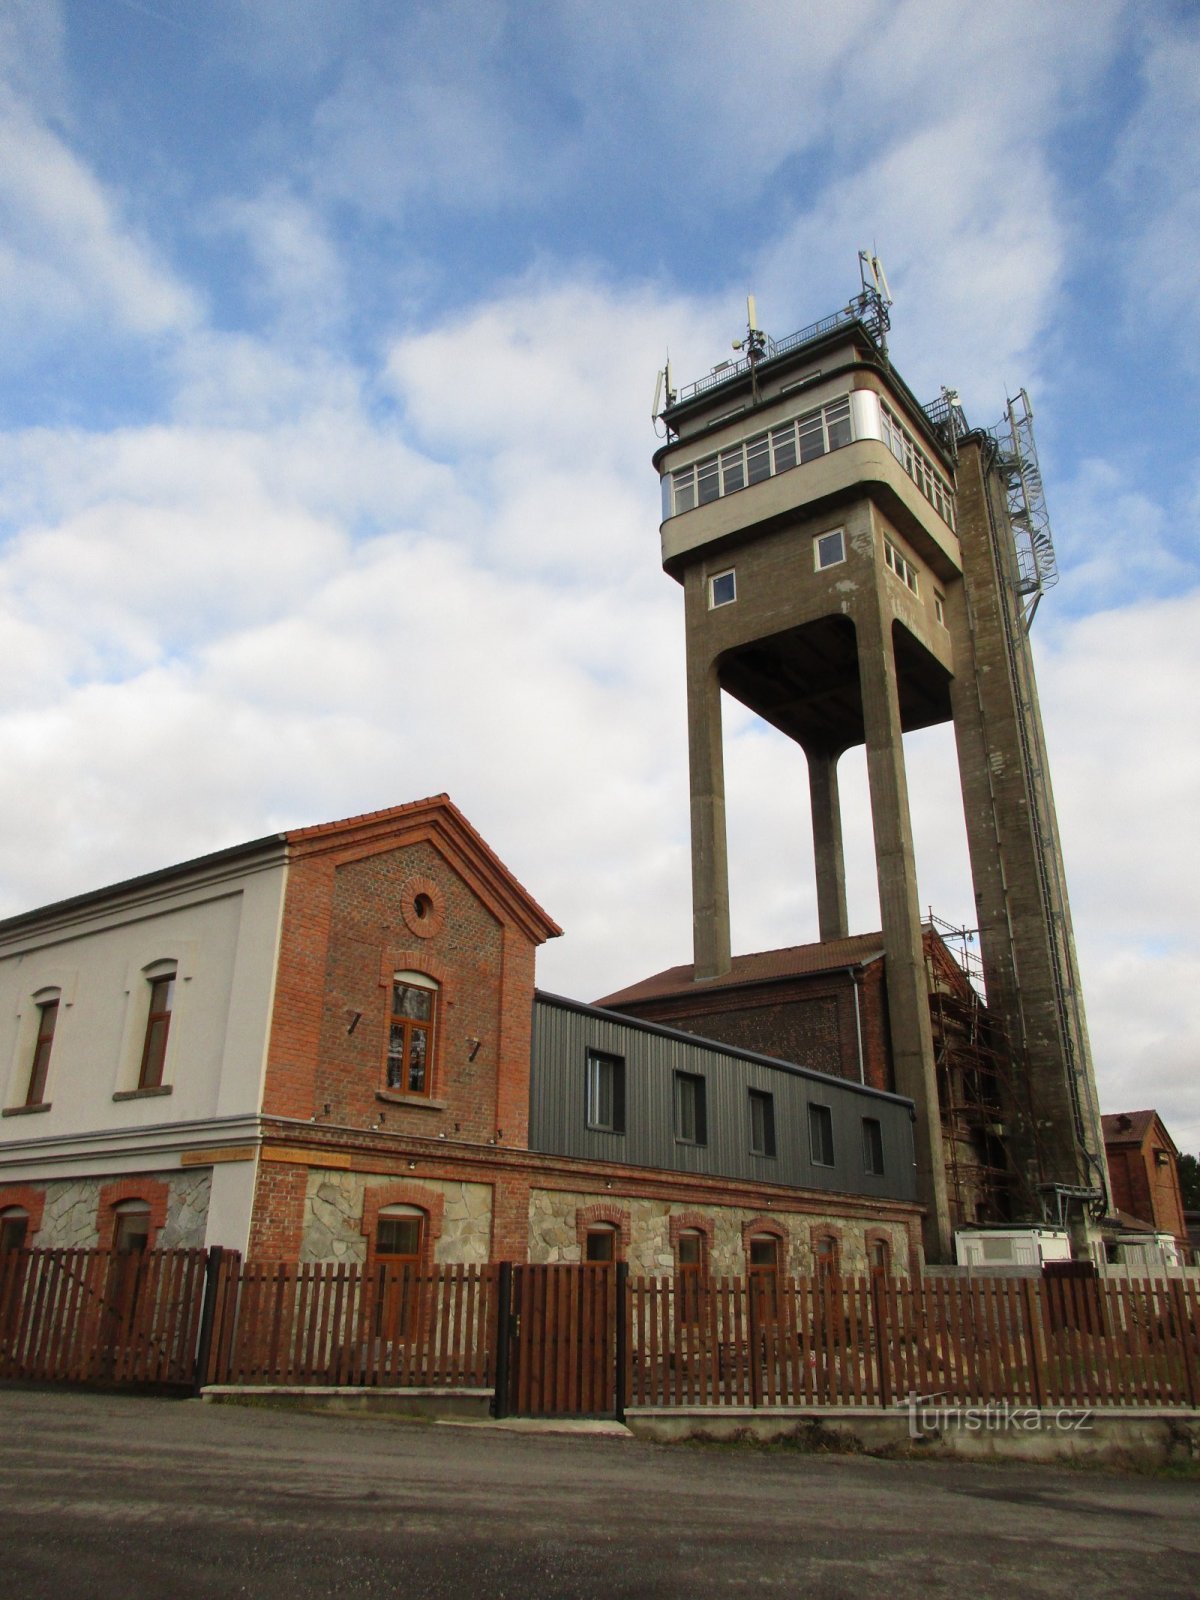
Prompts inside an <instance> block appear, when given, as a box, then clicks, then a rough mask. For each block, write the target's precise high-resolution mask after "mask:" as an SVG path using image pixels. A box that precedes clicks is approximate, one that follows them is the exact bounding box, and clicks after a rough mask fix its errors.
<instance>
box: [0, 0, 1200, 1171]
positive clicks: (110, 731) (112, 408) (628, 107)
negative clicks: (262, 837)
mask: <svg viewBox="0 0 1200 1600" xmlns="http://www.w3.org/2000/svg"><path fill="white" fill-rule="evenodd" d="M1198 151H1200V11H1198V9H1197V7H1196V6H1195V5H1192V4H1186V5H1185V4H1170V3H1166V0H1160V3H1159V4H1156V5H1155V6H1153V7H1147V6H1138V5H1133V4H1122V3H1117V0H1086V3H1080V4H1075V3H1071V0H1058V3H1056V4H1053V5H1045V4H1029V3H1022V0H1017V3H1015V4H1012V5H1009V6H1007V7H1004V8H996V7H984V6H979V5H973V4H967V3H964V0H958V3H951V0H899V3H897V0H886V3H884V0H843V3H841V4H839V5H837V6H833V7H830V6H816V5H807V4H801V3H796V0H792V3H790V4H777V3H773V0H742V3H739V4H734V3H731V0H721V3H712V0H690V3H688V4H686V5H681V4H678V3H664V4H660V5H658V6H656V7H653V8H642V7H638V8H635V7H634V6H632V5H628V4H624V3H614V4H609V5H606V6H603V7H599V6H595V5H586V4H583V3H576V0H543V3H539V4H531V3H524V4H515V3H512V4H509V3H505V0H488V3H486V4H484V3H479V0H468V3H460V4H454V3H441V4H436V5H434V4H415V3H414V4H405V3H400V0H392V3H387V4H384V3H375V0H336V3H335V0H257V3H253V4H251V3H249V0H189V3H184V0H66V3H63V4H56V3H55V0H8V4H7V5H5V6H4V7H3V8H2V9H0V303H3V304H4V306H5V309H6V313H7V314H6V316H5V318H4V319H3V320H2V321H0V356H2V358H3V359H2V360H0V750H2V751H3V759H2V760H0V912H13V911H17V910H20V909H23V908H25V907H27V906H30V905H35V904H38V903H41V902H44V901H46V900H49V899H52V898H55V897H57V896H60V895H64V894H69V893H72V892H75V891H78V890H81V889H84V888H89V887H93V886H95V885H96V884H98V883H102V882H106V881H111V880H113V879H116V878H120V877H123V876H127V875H129V874H131V873H134V872H138V871H142V870H149V869H151V868H154V867H157V866H161V865H164V864H166V863H168V862H170V861H174V860H180V859H183V858H184V857H186V856H189V855H192V854H195V853H197V852H200V851H203V850H207V849H213V848H218V847H220V846H222V845H225V844H229V843H233V842H236V841H237V840H239V839H243V838H250V837H253V836H256V835H257V834H260V833H263V832H265V831H268V830H270V829H274V828H278V827H287V826H295V825H302V824H305V823H310V822H316V821H323V820H328V819H330V818H333V817H337V816H343V815H347V814H351V813H356V812H359V811H363V810H367V809H371V808H374V807H377V806H384V805H388V804H392V803H396V802H399V801H403V800H408V799H412V798H415V797H417V796H419V795H423V794H428V793H434V792H437V791H439V790H442V789H445V790H448V791H449V792H450V793H451V794H452V795H453V797H454V798H455V800H456V801H457V802H458V803H459V804H460V805H461V806H462V808H463V810H464V811H465V812H466V813H467V815H468V816H469V817H471V819H472V821H474V822H475V824H476V825H477V826H478V827H479V829H480V830H481V832H482V833H483V834H484V835H485V837H486V838H487V839H488V840H489V842H491V843H492V844H493V846H494V847H495V848H496V849H497V850H498V851H499V853H500V854H501V855H502V856H503V857H504V859H505V860H506V861H508V862H509V864H510V865H511V866H512V867H513V869H514V870H515V871H516V872H517V873H518V875H519V876H520V877H521V878H522V879H523V881H525V882H526V883H527V884H528V886H529V887H530V889H531V890H532V891H533V893H534V894H535V895H537V897H538V898H539V899H540V900H541V901H542V902H543V904H545V905H546V907H547V909H548V910H550V911H551V913H552V914H553V915H554V916H555V917H556V918H557V919H558V920H559V921H560V922H561V923H562V924H563V926H564V928H565V929H566V936H565V937H564V938H563V939H562V940H559V941H556V942H555V943H554V944H552V945H551V946H550V947H548V948H547V950H545V951H544V952H543V955H542V959H541V963H540V968H539V974H540V979H541V981H542V983H543V984H544V985H545V986H546V987H549V988H554V989H559V990H562V991H564V992H568V993H572V994H576V995H579V996H581V997H583V998H590V997H592V996H594V995H597V994H601V993H604V992H606V991H607V990H609V989H612V988H615V987H617V986H618V985H620V984H623V983H625V982H628V981H632V980H633V979H634V978H637V977H639V976H642V975H644V974H646V973H648V972H651V971H654V970H657V969H658V968H660V967H663V966H667V965H670V964H673V963H675V962H677V961H681V960H686V959H688V957H689V955H690V904H689V887H688V849H687V794H686V750H685V742H684V722H683V674H682V668H683V660H682V628H681V608H680V596H679V591H678V590H677V588H676V587H675V585H674V584H673V583H672V582H671V581H670V580H669V579H667V578H666V577H664V576H663V574H662V572H661V570H660V567H659V561H658V540H657V523H658V515H659V512H658V488H657V482H656V479H655V475H654V473H653V471H652V469H651V467H650V463H649V458H650V454H651V452H652V450H653V448H654V445H655V442H656V441H655V438H654V434H653V431H652V429H651V426H650V419H649V411H650V401H651V398H652V395H653V387H654V375H655V371H656V369H657V368H658V367H659V366H660V365H661V364H662V361H663V357H664V355H665V353H666V352H667V350H668V348H669V350H670V353H671V356H672V359H673V363H674V367H675V371H676V373H677V375H678V376H679V377H680V378H681V379H684V380H686V379H687V378H690V377H695V376H699V375H700V374H702V373H704V372H706V371H707V370H708V368H709V367H710V366H711V365H713V364H714V363H715V362H717V361H719V360H721V359H723V358H724V355H725V354H726V353H727V351H728V348H729V342H730V340H731V339H732V338H733V337H735V336H736V335H737V334H738V332H739V331H740V328H741V324H742V322H743V319H744V296H745V294H746V292H747V291H749V290H753V291H754V292H755V293H756V295H757V301H758V307H759V312H760V321H761V322H762V323H763V324H764V325H765V326H766V327H767V329H768V330H769V331H770V332H772V333H774V334H775V335H777V336H781V335H783V334H786V333H788V332H791V331H793V330H794V329H796V328H799V327H801V326H803V325H804V324H806V323H807V322H809V321H811V320H813V319H815V318H816V317H819V316H821V315H823V314H825V313H827V312H829V311H832V310H834V309H836V308H837V307H838V306H840V305H842V304H844V303H845V302H846V300H847V299H848V298H849V296H850V294H851V293H852V292H853V291H854V289H855V288H856V286H857V269H856V252H857V250H858V249H859V248H860V247H862V246H871V245H874V246H876V247H877V248H878V250H879V253H880V255H881V256H882V258H883V260H884V262H885V264H886V267H887V270H888V275H889V278H890V281H891V285H892V289H893V292H894V295H895V300H896V304H895V308H894V313H893V319H894V320H893V336H892V353H893V356H894V359H895V361H896V364H897V366H898V367H899V369H900V370H901V372H902V373H903V374H904V375H905V377H906V378H907V379H908V381H909V382H910V384H911V385H912V387H913V388H914V389H915V390H916V391H917V393H918V394H919V395H922V396H925V397H932V396H934V395H935V394H936V393H937V391H938V389H939V388H940V386H941V385H942V384H943V383H946V384H950V385H953V386H955V387H957V388H958V389H959V390H960V391H961V393H962V396H963V400H964V403H965V406H966V409H967V412H968V415H969V416H970V418H971V420H972V421H973V422H976V423H990V422H992V421H995V420H996V419H997V418H998V417H999V416H1000V414H1001V412H1002V410H1003V407H1004V401H1005V398H1006V395H1008V394H1013V393H1015V391H1016V390H1017V389H1018V388H1019V387H1021V386H1024V387H1025V388H1026V389H1027V390H1028V391H1029V394H1030V396H1031V399H1032V402H1033V406H1034V411H1035V417H1036V427H1037V435H1038V444H1039V449H1040V453H1041V460H1042V466H1043V470H1044V475H1045V480H1046V487H1047V496H1048V500H1049V506H1050V513H1051V519H1052V525H1053V530H1054V535H1055V540H1056V545H1057V550H1058V556H1059V563H1060V567H1061V571H1062V579H1061V582H1060V583H1059V585H1058V586H1057V587H1056V588H1055V589H1054V590H1053V591H1052V592H1051V593H1050V594H1049V596H1048V597H1047V599H1046V600H1045V602H1044V603H1043V605H1042V608H1041V610H1040V611H1039V614H1038V618H1037V622H1036V625H1035V630H1034V638H1035V645H1036V652H1037V656H1038V662H1039V674H1040V687H1041V694H1042V701H1043V710H1044V714H1045V718H1046V723H1047V730H1048V738H1049V743H1050V749H1051V754H1052V757H1053V763H1054V782H1055V788H1056V793H1057V796H1058V802H1059V810H1060V820H1061V824H1062V831H1063V835H1064V842H1065V849H1066V856H1067V866H1068V873H1069V878H1070V883H1071V890H1072V899H1073V908H1074V915H1075V923H1076V932H1077V938H1078V942H1079V947H1080V956H1081V964H1082V969H1083V977H1084V984H1085V995H1086V1000H1087V1006H1088V1014H1089V1021H1090V1025H1091V1032H1092V1039H1093V1047H1094V1050H1095V1055H1096V1061H1097V1068H1098V1073H1099V1077H1100V1084H1101V1095H1102V1100H1103V1102H1104V1106H1105V1109H1107V1110H1123V1109H1134V1108H1140V1107H1141V1106H1144V1105H1156V1106H1157V1107H1158V1108H1159V1109H1160V1110H1161V1111H1162V1113H1163V1115H1164V1117H1165V1118H1166V1120H1167V1122H1168V1125H1169V1126H1170V1127H1171V1128H1172V1130H1173V1132H1174V1133H1175V1135H1176V1138H1177V1140H1178V1141H1179V1142H1180V1144H1181V1146H1182V1147H1184V1148H1190V1149H1193V1150H1195V1149H1197V1148H1198V1147H1200V1090H1198V1088H1197V1079H1198V1072H1197V1068H1198V1066H1200V999H1198V996H1200V938H1198V937H1197V931H1196V928H1197V919H1196V906H1197V905H1198V904H1200V851H1197V848H1196V844H1195V828H1196V816H1197V809H1198V808H1197V801H1198V798H1200V756H1198V754H1197V726H1198V723H1200V718H1198V717H1197V713H1196V709H1195V700H1196V694H1195V688H1194V685H1195V684H1196V682H1197V680H1198V675H1200V579H1198V573H1197V553H1198V541H1197V537H1196V533H1197V521H1198V516H1200V468H1198V466H1197V460H1198V454H1197V449H1196V442H1197V441H1196V432H1197V428H1196V420H1195V419H1196V406H1195V402H1194V398H1193V391H1194V389H1195V386H1196V382H1197V376H1198V374H1197V367H1198V366H1200V357H1198V356H1197V351H1200V284H1198V283H1197V278H1198V276H1200V269H1198V267H1197V262H1198V261H1200V250H1198V249H1197V244H1198V235H1200V226H1198V224H1200V191H1198V189H1197V185H1196V183H1195V179H1194V172H1195V167H1196V160H1197V154H1198ZM726 741H727V766H728V770H729V789H730V796H729V798H730V817H731V853H732V863H733V874H734V886H733V916H734V936H735V943H736V946H737V948H739V949H741V950H751V949H760V948H767V947H770V946H774V945H779V944H787V943H794V942H800V941H802V940H805V939H808V938H811V937H814V936H815V931H816V919H815V903H814V894H813V889H812V883H811V861H810V857H809V850H808V846H807V842H806V841H807V831H808V828H807V813H806V806H807V800H806V794H805V780H804V772H803V761H802V757H801V756H800V755H799V752H797V751H795V750H793V749H791V748H790V747H788V746H787V745H786V743H785V742H784V741H782V740H781V739H779V738H778V737H777V736H775V735H774V734H772V733H771V732H770V731H769V730H765V729H763V728H762V727H761V726H758V725H756V724H754V723H753V722H752V721H751V719H749V718H748V717H747V716H745V715H744V714H743V713H741V712H740V710H739V709H738V708H736V707H733V708H730V713H729V716H728V721H727V730H726ZM910 783H911V787H912V791H913V805H914V822H915V827H916V831H917V841H918V862H919V870H920V874H921V892H922V899H923V901H924V902H925V903H926V904H929V905H932V906H933V908H934V909H935V910H936V911H937V912H938V913H939V914H940V915H942V916H944V917H946V918H947V919H949V920H951V921H956V922H962V921H967V920H968V919H969V918H970V915H971V911H970V907H971V895H970V886H969V881H968V878H967V872H966V862H965V847H964V845H963V840H962V833H963V830H962V822H961V805H960V802H959V800H958V795H957V788H956V782H955V774H954V762H953V746H952V740H951V738H950V735H949V732H948V730H945V729H942V730H933V731H931V732H929V733H926V734H922V735H920V736H917V737H916V738H914V739H913V740H911V750H910ZM844 785H845V792H846V821H847V833H848V839H849V846H850V869H849V871H850V895H851V913H852V920H853V922H854V925H855V926H856V928H858V929H863V930H865V929H868V928H870V927H872V926H876V925H877V917H878V907H877V902H876V899H875V893H874V886H873V869H872V866H871V860H870V856H869V852H868V850H867V848H866V841H867V817H868V810H867V800H866V794H865V783H864V781H863V775H862V764H861V760H860V759H859V758H858V757H856V756H855V755H854V754H851V755H850V756H848V757H847V758H846V762H845V774H844Z"/></svg>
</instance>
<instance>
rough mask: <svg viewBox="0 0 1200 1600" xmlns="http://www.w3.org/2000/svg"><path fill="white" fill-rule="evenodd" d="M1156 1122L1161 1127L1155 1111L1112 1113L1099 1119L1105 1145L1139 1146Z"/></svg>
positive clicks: (1168, 1135)
mask: <svg viewBox="0 0 1200 1600" xmlns="http://www.w3.org/2000/svg"><path fill="white" fill-rule="evenodd" d="M1156 1122H1158V1123H1159V1125H1160V1126H1161V1119H1160V1118H1159V1115H1158V1112H1157V1111H1113V1112H1109V1113H1108V1114H1107V1115H1106V1116H1103V1117H1101V1118H1100V1125H1101V1127H1102V1128H1103V1130H1104V1142H1105V1144H1141V1143H1142V1141H1143V1139H1145V1137H1146V1135H1147V1134H1148V1133H1149V1132H1150V1130H1151V1128H1153V1126H1154V1124H1155V1123H1156ZM1163 1132H1164V1133H1166V1132H1167V1130H1166V1129H1165V1128H1163ZM1167 1137H1168V1139H1169V1138H1170V1137H1171V1136H1170V1134H1167ZM1172 1142H1174V1141H1172Z"/></svg>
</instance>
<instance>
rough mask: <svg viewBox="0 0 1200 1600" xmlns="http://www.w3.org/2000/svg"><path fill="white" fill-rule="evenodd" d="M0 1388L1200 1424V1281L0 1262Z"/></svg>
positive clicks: (80, 1253) (48, 1255) (180, 1254)
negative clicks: (341, 1393)
mask: <svg viewBox="0 0 1200 1600" xmlns="http://www.w3.org/2000/svg"><path fill="white" fill-rule="evenodd" d="M0 1379H10V1380H11V1379H25V1380H34V1381H42V1382H48V1381H57V1382H82V1383H118V1384H139V1385H154V1386H175V1387H179V1388H192V1387H193V1386H197V1387H198V1386H199V1385H201V1384H204V1383H220V1384H245V1385H263V1384H277V1385H337V1386H343V1385H345V1386H350V1385H355V1386H377V1387H384V1386H387V1387H394V1388H400V1387H408V1388H412V1387H429V1388H439V1389H463V1388H471V1389H491V1388H494V1389H495V1390H496V1392H497V1409H498V1411H500V1412H501V1413H502V1412H503V1411H504V1410H505V1409H508V1410H512V1411H517V1412H526V1413H535V1414H543V1415H545V1414H556V1413H557V1414H571V1413H575V1414H580V1413H585V1414H586V1413H591V1414H601V1413H611V1412H612V1411H614V1410H616V1411H617V1412H618V1413H619V1412H620V1411H621V1410H622V1409H623V1408H624V1407H631V1406H823V1405H842V1406H846V1405H849V1406H867V1407H878V1406H895V1405H903V1404H905V1403H906V1402H908V1401H909V1400H911V1399H913V1398H916V1397H920V1398H926V1399H933V1398H937V1399H938V1400H939V1401H943V1402H945V1403H949V1404H958V1405H969V1406H978V1405H987V1404H997V1403H1002V1402H1008V1403H1009V1404H1011V1405H1018V1406H1047V1407H1096V1406H1130V1407H1146V1406H1160V1407H1161V1406H1166V1407H1170V1406H1174V1407H1185V1406H1186V1407H1200V1283H1198V1282H1196V1281H1195V1280H1183V1279H1178V1278H1172V1279H1167V1278H1155V1279H1141V1280H1136V1281H1134V1280H1127V1279H1120V1280H1118V1279H1092V1280H1079V1279H1066V1280H1049V1279H1043V1280H1040V1281H1039V1280H1037V1279H1013V1278H989V1279H986V1280H968V1279H959V1278H927V1279H916V1280H911V1281H889V1280H885V1279H882V1278H834V1277H819V1278H816V1279H776V1278H773V1277H771V1276H759V1277H755V1278H753V1279H751V1280H750V1281H747V1280H745V1279H740V1278H720V1279H713V1280H709V1281H701V1282H696V1280H695V1279H688V1280H683V1281H680V1280H675V1279H672V1278H643V1277H633V1276H630V1275H629V1273H628V1271H627V1269H626V1268H625V1267H624V1266H617V1267H615V1268H613V1267H605V1266H597V1265H586V1266H555V1267H543V1266H514V1267H511V1268H510V1267H508V1266H437V1267H434V1268H432V1269H429V1270H420V1271H418V1270H415V1269H411V1268H405V1269H394V1268H375V1269H371V1270H368V1269H367V1268H365V1267H362V1266H357V1265H333V1264H320V1265H317V1264H311V1265H295V1264H291V1265H280V1264H275V1263H269V1264H264V1263H261V1262H243V1261H242V1260H241V1258H240V1257H239V1256H238V1255H237V1254H236V1253H234V1252H228V1251H220V1250H211V1251H207V1252H206V1251H203V1250H164V1251H153V1252H148V1253H146V1254H143V1255H117V1254H116V1253H115V1252H113V1251H111V1250H18V1251H9V1252H6V1253H5V1254H4V1255H2V1256H0Z"/></svg>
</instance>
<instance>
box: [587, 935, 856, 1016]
mask: <svg viewBox="0 0 1200 1600" xmlns="http://www.w3.org/2000/svg"><path fill="white" fill-rule="evenodd" d="M882 955H883V935H882V934H881V933H858V934H855V935H854V936H853V937H852V938H849V939H830V940H828V941H827V942H826V943H824V944H821V943H816V944H794V945H789V946H788V947H787V948H786V949H784V950H760V951H758V952H757V953H756V954H754V955H748V956H734V958H733V962H732V964H731V966H730V969H729V971H728V972H726V973H723V974H722V976H721V977H719V978H701V979H700V980H699V981H697V980H696V978H695V977H694V973H695V967H694V966H693V965H692V964H691V963H689V964H688V965H687V966H682V967H668V968H667V969H666V971H665V972H656V973H655V974H654V976H653V977H651V978H643V979H642V980H641V982H640V983H634V984H630V986H629V987H628V988H627V989H617V990H616V991H615V992H614V993H613V994H609V995H605V997H604V998H603V999H602V1000H597V1001H595V1004H596V1005H598V1006H607V1007H609V1008H610V1009H611V1010H614V1011H619V1010H620V1009H621V1007H622V1005H629V1004H631V1003H633V1002H636V1001H639V1000H660V999H665V998H666V997H667V996H669V995H678V994H698V993H700V992H702V991H703V990H705V989H713V990H720V989H731V988H736V987H738V986H740V985H744V984H751V983H770V982H771V981H772V980H773V979H776V978H798V977H806V976H809V975H810V974H812V973H817V972H836V971H837V970H838V969H839V968H841V967H860V966H866V965H867V963H868V962H870V961H877V960H878V959H879V958H880V957H881V956H882Z"/></svg>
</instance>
